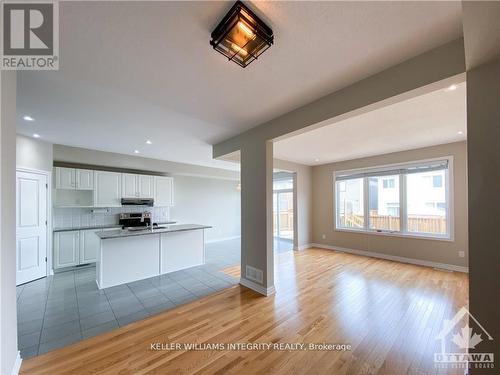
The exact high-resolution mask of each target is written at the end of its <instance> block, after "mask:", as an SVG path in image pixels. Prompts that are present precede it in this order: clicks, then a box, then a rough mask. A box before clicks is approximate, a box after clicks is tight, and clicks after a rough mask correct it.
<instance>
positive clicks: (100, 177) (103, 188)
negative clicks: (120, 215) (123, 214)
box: [94, 171, 122, 207]
mask: <svg viewBox="0 0 500 375" xmlns="http://www.w3.org/2000/svg"><path fill="white" fill-rule="evenodd" d="M121 195H122V174H121V173H116V172H105V171H94V206H95V207H120V206H121Z"/></svg>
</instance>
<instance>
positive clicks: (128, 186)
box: [122, 173, 154, 198]
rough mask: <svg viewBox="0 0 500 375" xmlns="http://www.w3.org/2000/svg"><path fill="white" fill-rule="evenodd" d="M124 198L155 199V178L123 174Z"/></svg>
mask: <svg viewBox="0 0 500 375" xmlns="http://www.w3.org/2000/svg"><path fill="white" fill-rule="evenodd" d="M122 197H123V198H154V177H153V176H147V175H142V174H131V173H122Z"/></svg>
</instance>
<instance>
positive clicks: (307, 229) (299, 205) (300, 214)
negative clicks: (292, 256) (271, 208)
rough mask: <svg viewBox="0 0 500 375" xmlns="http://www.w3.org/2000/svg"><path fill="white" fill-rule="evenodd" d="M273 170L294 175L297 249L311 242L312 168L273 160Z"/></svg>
mask: <svg viewBox="0 0 500 375" xmlns="http://www.w3.org/2000/svg"><path fill="white" fill-rule="evenodd" d="M273 164H274V168H279V169H285V170H287V171H291V172H294V173H295V176H296V183H295V185H296V191H295V194H296V200H295V202H294V203H295V207H294V210H295V212H294V215H295V216H296V217H297V229H296V231H297V243H294V245H295V247H298V248H299V249H301V248H304V247H307V245H308V244H310V243H311V242H312V217H313V214H312V207H313V205H312V192H313V190H312V167H309V166H307V165H302V164H297V163H292V162H289V161H285V160H279V159H274V163H273Z"/></svg>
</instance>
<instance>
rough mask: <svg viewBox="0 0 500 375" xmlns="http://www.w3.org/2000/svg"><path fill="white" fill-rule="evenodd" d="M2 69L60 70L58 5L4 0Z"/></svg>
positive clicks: (2, 7)
mask: <svg viewBox="0 0 500 375" xmlns="http://www.w3.org/2000/svg"><path fill="white" fill-rule="evenodd" d="M1 12H2V13H1V20H2V34H3V36H2V38H0V39H1V43H2V44H1V51H2V55H1V60H0V68H1V69H3V70H58V69H59V6H58V3H57V1H53V2H30V3H28V2H19V1H16V2H14V1H2V6H1Z"/></svg>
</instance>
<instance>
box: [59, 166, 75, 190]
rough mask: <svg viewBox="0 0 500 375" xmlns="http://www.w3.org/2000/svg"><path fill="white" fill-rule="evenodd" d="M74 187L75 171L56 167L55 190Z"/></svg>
mask: <svg viewBox="0 0 500 375" xmlns="http://www.w3.org/2000/svg"><path fill="white" fill-rule="evenodd" d="M75 187H76V175H75V169H74V168H62V167H56V189H75Z"/></svg>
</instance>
